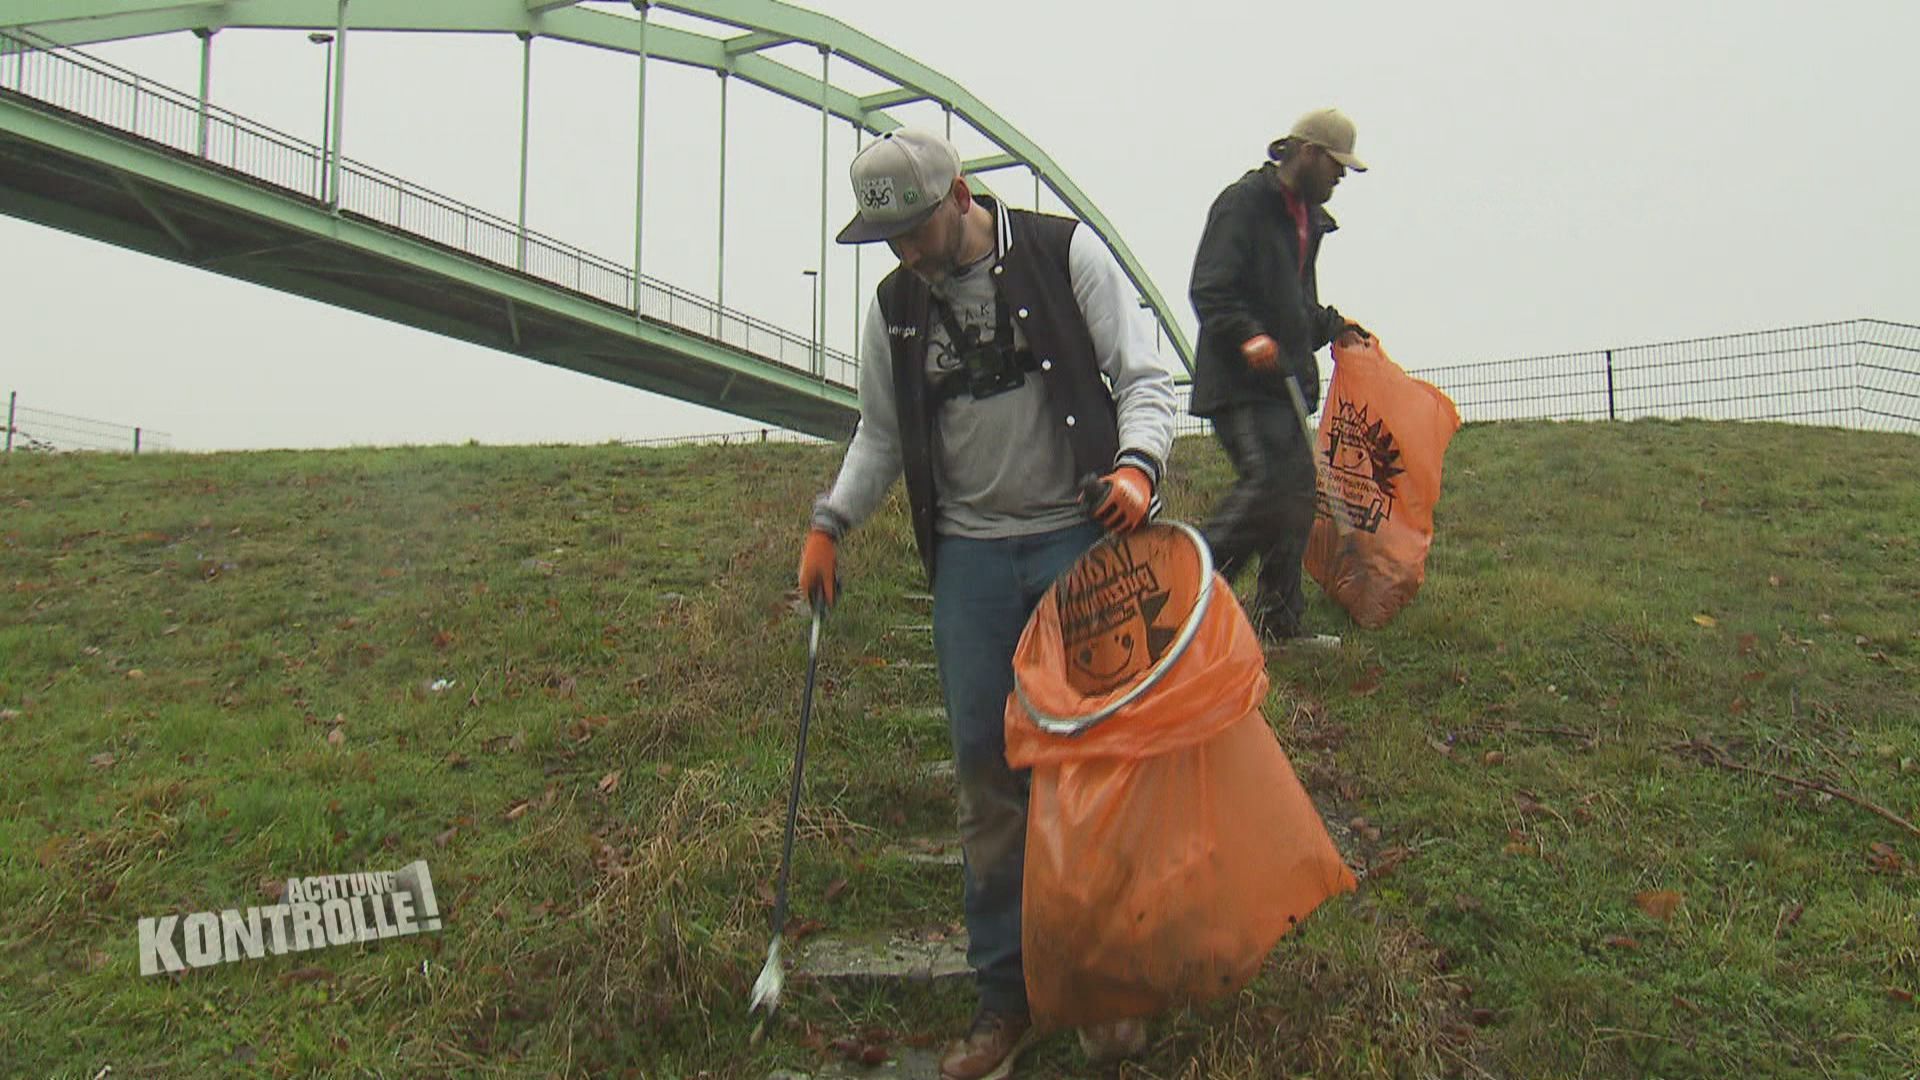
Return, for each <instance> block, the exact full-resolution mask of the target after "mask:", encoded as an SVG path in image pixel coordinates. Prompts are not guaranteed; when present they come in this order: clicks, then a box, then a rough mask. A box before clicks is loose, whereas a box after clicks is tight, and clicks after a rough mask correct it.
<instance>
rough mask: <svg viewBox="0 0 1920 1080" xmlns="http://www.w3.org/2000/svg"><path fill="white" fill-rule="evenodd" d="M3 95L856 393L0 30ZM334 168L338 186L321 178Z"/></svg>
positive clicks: (846, 358) (636, 288)
mask: <svg viewBox="0 0 1920 1080" xmlns="http://www.w3.org/2000/svg"><path fill="white" fill-rule="evenodd" d="M5 93H11V94H14V95H18V96H19V97H21V98H24V99H28V100H30V101H31V102H32V103H33V104H35V105H36V106H37V107H41V108H50V109H52V110H55V111H57V112H58V113H60V114H62V115H64V116H66V117H68V118H72V119H79V120H82V121H86V122H89V123H92V124H96V125H99V126H102V127H107V128H112V129H113V130H115V131H116V132H119V133H120V134H123V135H131V136H133V137H135V138H138V139H141V140H144V141H146V142H148V143H151V144H154V145H157V146H160V147H164V148H165V149H167V150H170V151H172V152H174V153H176V154H181V155H184V156H188V157H192V158H195V159H198V160H200V161H201V162H202V163H204V164H207V165H211V166H214V167H216V168H219V169H221V170H223V171H225V172H227V173H230V174H233V175H235V176H239V177H243V178H245V179H248V180H250V181H254V182H258V183H263V184H266V185H269V186H271V187H274V188H277V189H279V190H280V191H281V192H283V193H285V194H290V195H296V196H299V197H301V198H303V199H306V200H308V201H310V202H313V203H315V204H317V205H321V206H326V207H329V208H335V209H338V211H339V212H340V213H341V214H343V215H347V216H350V217H354V218H358V219H361V220H364V221H368V222H371V223H374V224H378V225H381V226H384V227H386V228H389V229H392V230H394V231H396V232H400V233H404V234H406V235H408V236H411V237H414V238H416V239H420V240H426V241H430V242H431V243H433V244H435V245H437V246H440V247H443V248H448V249H451V250H453V251H455V252H458V253H459V254H462V255H465V256H468V257H470V258H474V259H478V260H480V261H482V262H486V263H490V264H492V265H494V266H496V267H500V268H503V269H508V270H512V271H515V272H517V273H522V274H525V275H527V276H528V277H531V278H535V279H537V280H539V281H541V282H544V283H545V284H548V285H551V286H555V287H558V288H561V289H565V290H567V291H568V292H571V293H574V294H576V295H579V296H582V297H585V298H587V299H591V300H594V301H597V302H599V303H601V304H604V305H606V306H608V307H611V308H616V309H618V310H620V311H623V312H626V313H629V314H632V315H634V316H636V317H637V318H641V319H646V320H651V321H654V322H659V323H664V324H667V325H669V326H672V327H673V328H675V329H677V330H680V331H683V332H685V333H689V334H693V335H696V336H699V337H702V338H705V339H708V340H710V341H714V342H718V343H720V344H723V345H727V346H730V347H732V348H735V349H739V350H741V351H743V352H747V353H751V354H753V355H755V356H758V357H761V358H762V359H766V360H771V361H773V362H775V363H778V364H780V365H782V366H784V367H789V368H794V369H797V370H800V371H804V372H807V373H809V374H811V375H814V376H816V377H818V378H819V379H820V380H821V381H823V382H826V383H830V384H834V385H837V386H840V387H842V388H851V387H852V386H854V385H855V383H856V366H857V361H856V360H855V359H854V357H853V356H852V355H851V354H849V353H847V352H844V351H842V350H839V349H834V348H831V347H828V346H827V345H825V344H824V343H822V342H816V341H812V340H810V339H808V338H807V337H804V336H802V335H800V334H795V333H793V332H791V331H789V330H785V329H782V328H780V327H778V326H775V325H773V324H772V323H769V322H767V321H765V320H762V319H756V318H754V317H753V316H751V315H746V314H743V313H741V312H738V311H735V310H733V309H731V308H722V307H720V306H719V305H718V304H715V303H714V302H713V301H711V300H706V299H703V298H701V297H698V296H695V295H694V294H692V293H690V292H688V291H686V290H685V289H681V288H679V287H677V286H674V285H670V284H668V283H666V282H664V281H660V280H658V279H656V278H651V277H646V276H644V275H641V276H638V277H636V276H635V274H634V272H633V270H632V269H631V268H629V267H627V266H624V265H621V264H620V263H617V262H614V261H612V260H609V259H604V258H601V257H600V256H597V255H594V254H591V253H590V252H587V251H584V250H582V249H580V248H577V247H574V246H573V245H571V244H567V243H564V242H562V241H560V240H556V239H554V238H552V237H550V236H545V235H543V234H541V233H538V232H534V231H532V230H530V229H526V228H523V227H522V226H521V225H520V224H519V223H517V222H513V221H509V220H507V219H505V218H503V217H499V216H497V215H494V214H489V213H487V212H486V211H484V210H479V209H476V208H474V207H472V206H468V205H466V204H465V203H462V202H459V201H458V200H456V199H452V198H450V197H448V196H445V195H441V194H439V193H438V192H434V191H430V190H428V189H426V188H423V187H421V186H419V185H418V184H412V183H409V182H408V181H406V180H404V179H402V178H400V177H398V176H395V175H393V174H391V173H388V172H383V171H382V170H380V169H376V168H374V167H372V166H370V165H366V164H364V163H362V162H358V161H354V160H353V159H351V158H347V157H340V158H339V159H338V160H337V161H336V160H335V156H334V155H333V154H331V153H329V152H328V150H327V149H326V148H325V147H320V146H315V145H313V144H312V143H309V142H306V141H304V140H301V139H298V138H295V137H294V136H292V135H288V134H286V133H285V132H281V131H276V130H274V129H273V128H270V127H267V126H266V125H264V124H260V123H257V122H255V121H253V120H249V119H248V118H246V117H244V116H241V115H240V114H238V113H235V112H232V111H230V110H228V109H223V108H221V107H219V106H217V105H213V104H210V103H204V102H202V101H200V100H199V98H198V97H197V96H196V95H193V94H188V93H185V92H183V91H180V90H176V89H173V88H172V87H169V86H166V85H164V84H162V83H158V82H155V81H153V80H152V79H148V78H145V77H143V76H141V75H139V74H137V73H135V72H132V71H129V70H127V69H125V68H121V67H118V66H116V65H114V64H111V63H108V62H107V61H105V60H101V59H100V58H98V57H95V56H91V55H89V54H87V53H84V52H82V51H80V50H78V49H72V48H67V47H65V46H62V45H59V44H58V43H55V42H52V41H49V40H47V39H44V38H40V37H38V36H37V35H35V34H33V33H32V32H31V31H26V30H19V29H14V30H7V31H0V94H5ZM336 165H337V166H338V171H339V181H338V184H337V187H336V186H335V184H334V181H333V180H332V179H331V174H332V172H333V170H334V168H335V166H336Z"/></svg>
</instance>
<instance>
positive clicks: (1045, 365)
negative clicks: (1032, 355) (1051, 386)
mask: <svg viewBox="0 0 1920 1080" xmlns="http://www.w3.org/2000/svg"><path fill="white" fill-rule="evenodd" d="M1040 370H1041V371H1052V370H1053V361H1051V360H1042V361H1040Z"/></svg>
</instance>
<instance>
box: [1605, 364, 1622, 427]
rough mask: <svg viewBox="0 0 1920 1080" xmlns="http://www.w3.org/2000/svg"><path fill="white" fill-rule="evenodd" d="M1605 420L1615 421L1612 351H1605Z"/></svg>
mask: <svg viewBox="0 0 1920 1080" xmlns="http://www.w3.org/2000/svg"><path fill="white" fill-rule="evenodd" d="M1607 419H1609V420H1617V419H1619V417H1618V415H1617V414H1616V413H1615V411H1614V405H1613V350H1612V349H1608V350H1607Z"/></svg>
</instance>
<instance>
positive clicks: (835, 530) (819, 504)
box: [811, 495, 853, 544]
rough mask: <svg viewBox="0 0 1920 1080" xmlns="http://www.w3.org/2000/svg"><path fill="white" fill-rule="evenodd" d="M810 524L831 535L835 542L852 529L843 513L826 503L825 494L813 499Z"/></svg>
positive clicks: (844, 536) (843, 537)
mask: <svg viewBox="0 0 1920 1080" xmlns="http://www.w3.org/2000/svg"><path fill="white" fill-rule="evenodd" d="M811 526H812V527H813V528H815V529H819V530H820V531H821V532H823V533H826V534H827V535H828V536H830V537H832V538H833V542H834V543H836V544H837V543H839V542H840V541H841V540H843V539H845V538H846V535H847V533H849V532H851V531H852V529H853V524H852V523H851V522H849V521H848V520H847V519H846V516H845V515H843V514H841V513H840V512H839V511H838V510H835V509H834V508H833V507H831V506H828V505H827V497H826V496H825V495H822V496H820V497H819V498H818V499H815V500H814V503H813V520H812V522H811Z"/></svg>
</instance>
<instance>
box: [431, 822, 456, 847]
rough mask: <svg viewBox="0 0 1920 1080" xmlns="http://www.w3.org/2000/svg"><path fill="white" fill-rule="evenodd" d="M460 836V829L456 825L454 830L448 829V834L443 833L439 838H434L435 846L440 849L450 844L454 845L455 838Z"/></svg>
mask: <svg viewBox="0 0 1920 1080" xmlns="http://www.w3.org/2000/svg"><path fill="white" fill-rule="evenodd" d="M459 834H460V827H459V826H457V825H456V826H454V827H453V828H451V829H448V830H447V831H446V832H443V833H441V834H439V835H438V836H435V837H434V838H433V846H434V847H438V848H443V847H446V846H447V845H448V844H450V843H452V842H453V838H454V837H455V836H458V835H459Z"/></svg>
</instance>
